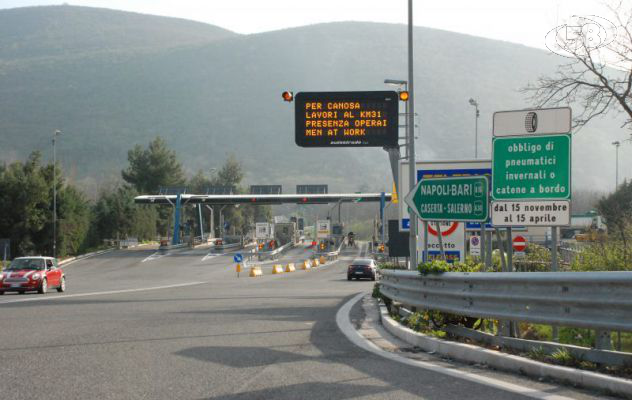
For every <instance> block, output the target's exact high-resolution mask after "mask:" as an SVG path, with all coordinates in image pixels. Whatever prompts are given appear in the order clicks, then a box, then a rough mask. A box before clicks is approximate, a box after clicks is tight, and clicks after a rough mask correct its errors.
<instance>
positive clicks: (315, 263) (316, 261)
mask: <svg viewBox="0 0 632 400" xmlns="http://www.w3.org/2000/svg"><path fill="white" fill-rule="evenodd" d="M318 264H319V262H318V260H317V259H315V258H314V259H313V260H312V268H316V267H318Z"/></svg>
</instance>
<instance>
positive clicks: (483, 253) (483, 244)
mask: <svg viewBox="0 0 632 400" xmlns="http://www.w3.org/2000/svg"><path fill="white" fill-rule="evenodd" d="M480 235H481V236H480V246H481V255H480V257H481V263H482V264H483V265H484V269H483V271H486V270H487V265H485V264H486V263H485V260H486V258H485V253H486V252H487V247H486V246H487V243H486V241H485V239H486V238H485V236H487V233H486V232H485V222H481V232H480ZM470 251H471V250H470Z"/></svg>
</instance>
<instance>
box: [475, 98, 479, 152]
mask: <svg viewBox="0 0 632 400" xmlns="http://www.w3.org/2000/svg"><path fill="white" fill-rule="evenodd" d="M478 116H479V112H478V103H476V118H475V119H476V126H475V129H474V158H478Z"/></svg>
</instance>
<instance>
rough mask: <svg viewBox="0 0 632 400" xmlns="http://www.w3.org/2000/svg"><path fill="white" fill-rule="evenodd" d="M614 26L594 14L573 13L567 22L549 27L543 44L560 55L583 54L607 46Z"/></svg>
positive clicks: (614, 28)
mask: <svg viewBox="0 0 632 400" xmlns="http://www.w3.org/2000/svg"><path fill="white" fill-rule="evenodd" d="M616 31H617V28H616V26H615V25H614V24H613V23H612V22H610V21H608V20H607V19H605V18H602V17H598V16H596V15H588V16H578V15H573V16H572V17H571V20H570V21H569V23H568V24H564V25H559V26H556V27H555V28H553V29H551V30H550V31H549V32H548V33H547V34H546V36H545V45H546V47H547V48H548V49H549V50H550V51H551V52H553V53H555V54H557V55H560V56H562V57H571V58H575V57H576V56H577V55H580V56H583V55H586V54H587V53H589V52H592V51H595V50H597V49H599V48H601V47H604V46H607V45H609V44H610V43H612V42H613V41H614V39H615V38H616Z"/></svg>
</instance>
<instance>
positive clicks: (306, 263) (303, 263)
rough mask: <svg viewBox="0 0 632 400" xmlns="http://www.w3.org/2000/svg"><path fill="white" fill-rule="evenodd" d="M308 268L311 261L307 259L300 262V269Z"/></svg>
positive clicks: (310, 265)
mask: <svg viewBox="0 0 632 400" xmlns="http://www.w3.org/2000/svg"><path fill="white" fill-rule="evenodd" d="M310 268H312V263H310V262H309V260H307V261H303V262H302V263H301V269H305V270H307V269H310Z"/></svg>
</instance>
